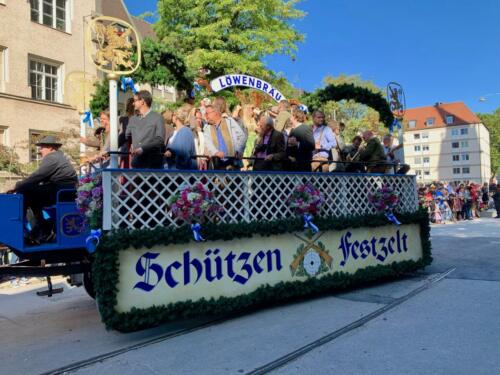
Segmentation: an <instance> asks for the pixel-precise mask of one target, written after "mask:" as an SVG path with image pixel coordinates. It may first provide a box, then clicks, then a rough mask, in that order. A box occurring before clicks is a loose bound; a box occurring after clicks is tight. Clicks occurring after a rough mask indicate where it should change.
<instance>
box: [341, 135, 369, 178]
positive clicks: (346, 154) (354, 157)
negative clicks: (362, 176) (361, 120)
mask: <svg viewBox="0 0 500 375" xmlns="http://www.w3.org/2000/svg"><path fill="white" fill-rule="evenodd" d="M362 142H363V139H362V138H361V137H360V136H359V135H357V136H355V137H354V138H353V139H352V144H350V145H347V146H345V147H344V151H343V158H344V160H345V161H346V164H345V171H346V172H348V173H362V172H365V167H364V166H363V164H360V163H356V162H357V161H359V154H360V153H361V150H362V149H361V143H362Z"/></svg>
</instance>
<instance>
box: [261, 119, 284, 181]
mask: <svg viewBox="0 0 500 375" xmlns="http://www.w3.org/2000/svg"><path fill="white" fill-rule="evenodd" d="M261 142H263V140H262V141H261ZM259 147H263V148H265V151H266V155H272V161H267V160H255V162H254V163H253V170H254V171H280V170H283V165H282V161H283V160H284V159H285V158H286V149H285V136H284V135H283V133H281V132H279V131H277V130H275V129H273V130H272V132H271V136H270V138H269V142H268V143H267V145H263V144H262V143H260V144H256V145H255V148H254V154H253V156H254V157H255V156H256V155H257V153H258V152H260V151H263V150H259Z"/></svg>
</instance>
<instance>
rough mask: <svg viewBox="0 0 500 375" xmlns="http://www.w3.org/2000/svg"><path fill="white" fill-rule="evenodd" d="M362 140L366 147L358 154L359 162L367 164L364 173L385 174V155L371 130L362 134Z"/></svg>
mask: <svg viewBox="0 0 500 375" xmlns="http://www.w3.org/2000/svg"><path fill="white" fill-rule="evenodd" d="M363 140H364V141H365V142H366V146H365V148H364V149H363V151H361V153H360V154H359V160H361V161H363V162H365V163H367V165H366V171H367V172H368V173H384V172H385V168H386V167H385V160H386V159H385V153H384V148H383V147H382V144H381V143H380V141H379V139H378V138H377V137H375V136H374V135H373V132H372V131H371V130H367V131H365V132H363Z"/></svg>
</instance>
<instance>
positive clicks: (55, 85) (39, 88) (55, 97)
mask: <svg viewBox="0 0 500 375" xmlns="http://www.w3.org/2000/svg"><path fill="white" fill-rule="evenodd" d="M29 65H30V78H29V79H30V82H29V83H30V86H31V97H32V98H33V99H38V100H48V101H51V102H60V101H61V98H60V95H59V82H58V81H59V67H58V66H56V65H53V64H49V63H46V62H43V61H39V60H30V62H29Z"/></svg>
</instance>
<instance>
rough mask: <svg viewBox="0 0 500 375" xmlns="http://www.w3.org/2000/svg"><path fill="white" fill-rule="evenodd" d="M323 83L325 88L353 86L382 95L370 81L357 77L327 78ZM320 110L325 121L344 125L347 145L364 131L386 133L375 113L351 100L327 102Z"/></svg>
mask: <svg viewBox="0 0 500 375" xmlns="http://www.w3.org/2000/svg"><path fill="white" fill-rule="evenodd" d="M323 83H324V84H325V86H328V85H336V86H340V85H354V86H356V87H361V88H365V89H368V90H369V91H372V92H373V93H375V94H381V95H384V92H383V90H382V89H381V88H379V87H378V86H376V85H375V84H374V83H373V82H372V81H367V80H363V79H362V78H361V76H359V75H345V74H341V75H339V76H337V77H332V76H327V77H325V78H324V79H323ZM322 110H323V111H324V112H325V115H326V117H327V120H335V121H337V122H343V123H344V124H345V125H346V129H345V131H344V134H343V136H344V139H345V141H346V142H348V143H349V142H350V141H351V139H352V138H353V137H354V136H355V135H357V134H358V133H360V132H362V131H364V130H372V131H374V132H375V133H378V134H383V133H386V132H387V131H388V130H387V128H386V127H385V126H384V124H383V123H382V122H381V121H380V116H379V113H378V112H377V111H375V110H374V109H372V108H370V107H368V106H366V105H364V104H360V103H357V102H355V101H353V100H341V101H328V102H326V103H325V104H324V105H323V107H322Z"/></svg>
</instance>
